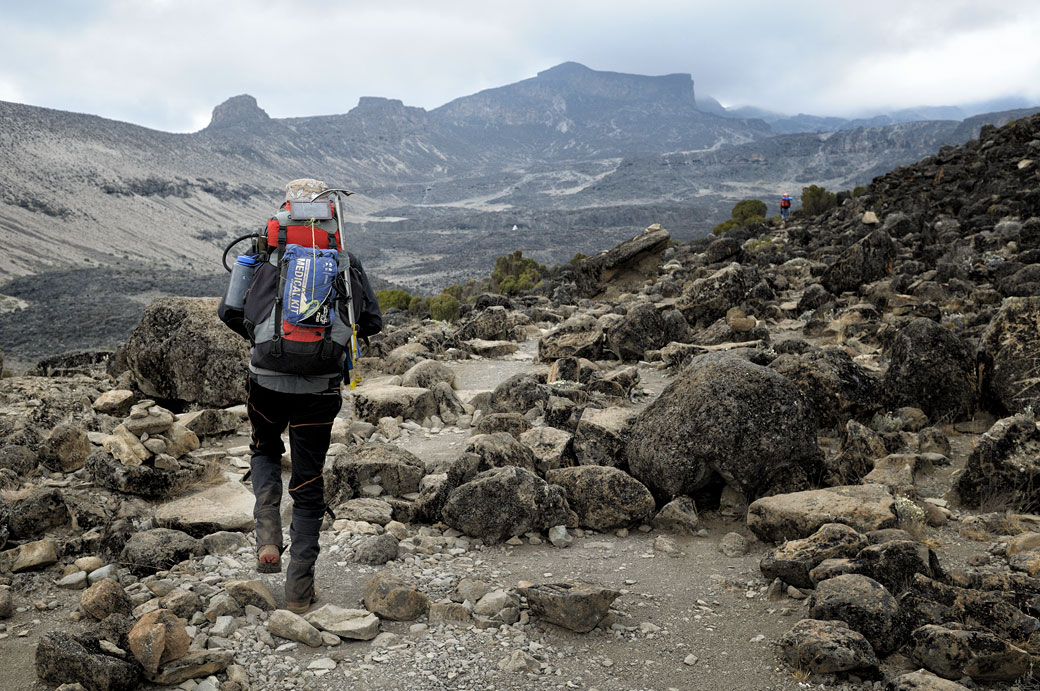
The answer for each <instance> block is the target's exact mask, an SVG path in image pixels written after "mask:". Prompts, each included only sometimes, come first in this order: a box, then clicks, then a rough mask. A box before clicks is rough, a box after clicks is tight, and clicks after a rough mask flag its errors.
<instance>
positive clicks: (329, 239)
mask: <svg viewBox="0 0 1040 691" xmlns="http://www.w3.org/2000/svg"><path fill="white" fill-rule="evenodd" d="M345 194H349V192H346V191H345V190H330V189H329V188H328V187H327V186H326V185H325V183H323V182H320V181H318V180H313V179H310V178H302V179H298V180H293V181H291V182H290V183H289V184H288V185H286V187H285V203H284V204H283V205H282V206H281V208H280V209H279V211H278V213H277V214H276V215H275V217H274V218H271V219H270V220H269V221H268V222H267V226H266V228H265V229H264V230H263V232H261V233H260V234H257V235H256V236H243V237H242V238H239V239H238V240H236V241H235V242H238V241H240V240H242V239H245V238H246V237H255V245H254V248H253V250H254V251H253V253H252V254H250V255H246V256H243V257H239V261H238V262H236V265H235V267H234V269H233V270H232V277H231V281H230V283H229V286H228V292H227V294H226V295H225V296H224V299H223V300H221V303H220V307H219V308H218V314H219V316H220V319H221V321H223V322H224V323H225V324H226V325H227V326H228V327H229V328H231V329H232V330H233V331H235V332H236V333H238V334H239V335H241V336H243V337H244V338H247V339H248V340H249V342H250V346H251V348H250V359H249V367H248V369H249V374H248V380H247V400H246V404H247V405H246V407H247V411H248V415H249V422H250V425H251V427H252V440H251V443H250V450H251V451H252V454H253V455H252V460H251V461H250V473H249V474H250V475H251V476H252V482H253V495H254V496H255V498H256V503H255V505H254V509H253V518H254V520H255V527H256V544H257V570H258V571H260V572H262V573H278V572H279V571H281V555H282V552H283V551H284V549H285V547H284V545H283V541H282V522H281V514H280V511H279V507H280V504H281V500H282V467H281V458H282V454H283V453H285V446H284V444H283V443H282V433H283V432H284V431H285V429H286V427H288V429H289V450H290V454H291V457H292V472H291V477H290V480H289V487H288V492H289V496H290V497H292V500H293V506H292V523H291V524H290V526H289V556H290V560H289V566H288V568H287V569H286V576H285V599H286V607H287V609H289V610H290V611H292V612H294V613H296V614H302V613H304V612H306V611H307V610H308V609H310V606H311V603H312V602H313V601H314V600H315V593H314V564H315V562H316V561H317V558H318V553H319V551H320V548H319V545H318V531H319V529H320V527H321V523H322V519H323V517H324V515H325V514H326V513H329V514H331V511H330V510H329V507H328V506H327V505H326V504H325V483H324V478H323V476H322V471H323V469H324V466H325V453H326V452H327V451H328V448H329V443H330V439H331V434H332V423H333V420H334V419H335V418H336V415H337V414H338V413H339V410H340V407H341V405H342V398H341V396H340V385H341V384H342V383H343V381H344V378H347V379H348V380H349V381H350V385H351V388H353V386H354V383H355V381H356V373H357V367H356V361H357V358H358V356H359V355H360V352H359V348H358V339H362V340H367V338H368V336H371V335H374V334H376V333H378V332H379V331H380V330H381V329H382V327H383V319H382V315H381V313H380V311H379V303H378V302H377V301H376V297H375V293H374V292H373V291H372V287H371V285H369V282H368V277H367V276H366V275H365V271H364V269H363V268H362V266H361V263H360V262H359V261H358V259H357V257H355V256H354V255H353V254H351V253H349V252H347V251H346V248H345V245H344V237H343V218H342V210H341V208H340V206H341V203H340V202H341V199H342V197H343V196H345ZM234 244H235V243H232V245H230V246H229V247H228V249H230V247H231V246H233V245H234ZM226 255H227V250H225V259H226ZM226 266H227V265H226V263H225V267H226ZM345 277H346V278H345ZM352 375H353V376H352Z"/></svg>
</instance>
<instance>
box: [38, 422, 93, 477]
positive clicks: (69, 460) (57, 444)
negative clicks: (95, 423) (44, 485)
mask: <svg viewBox="0 0 1040 691" xmlns="http://www.w3.org/2000/svg"><path fill="white" fill-rule="evenodd" d="M89 454H90V440H89V439H88V438H87V432H86V430H84V429H83V428H82V427H78V426H76V425H57V426H56V427H54V429H52V430H51V431H50V434H48V435H47V439H46V440H45V441H44V443H43V448H42V449H41V451H40V459H41V462H42V463H43V465H44V466H46V467H47V468H48V469H49V470H55V471H59V472H62V473H71V472H73V471H76V470H79V469H80V468H82V467H83V463H84V462H85V461H86V460H87V456H88V455H89Z"/></svg>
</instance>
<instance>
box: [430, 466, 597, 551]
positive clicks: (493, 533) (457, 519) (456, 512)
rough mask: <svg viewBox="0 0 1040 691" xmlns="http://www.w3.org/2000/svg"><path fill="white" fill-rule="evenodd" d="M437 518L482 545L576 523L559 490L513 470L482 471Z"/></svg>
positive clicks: (456, 491)
mask: <svg viewBox="0 0 1040 691" xmlns="http://www.w3.org/2000/svg"><path fill="white" fill-rule="evenodd" d="M442 516H443V519H444V522H445V523H447V524H448V525H449V526H451V527H452V528H455V529H456V530H460V531H462V532H463V533H466V534H467V535H471V536H473V537H479V538H482V539H484V540H485V541H487V542H501V541H502V540H506V539H508V538H510V537H513V536H514V535H523V534H524V533H526V532H529V531H531V530H548V529H549V528H552V527H553V526H557V525H568V526H573V525H575V524H576V523H577V516H575V515H574V512H573V511H571V509H570V507H569V506H568V505H567V499H566V498H565V496H564V491H563V488H561V487H559V486H557V485H550V484H548V483H546V482H545V480H542V479H541V478H540V477H538V476H537V475H535V474H534V473H532V472H530V471H528V470H524V469H523V468H517V467H516V466H507V467H504V468H492V469H491V470H486V471H484V472H483V473H480V474H479V475H477V476H476V477H475V478H474V479H473V480H471V481H470V482H466V483H464V484H462V485H460V486H458V487H456V488H455V489H454V490H452V492H451V494H450V495H449V496H448V500H447V502H446V503H445V505H444V510H443V511H442Z"/></svg>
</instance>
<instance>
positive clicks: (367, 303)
mask: <svg viewBox="0 0 1040 691" xmlns="http://www.w3.org/2000/svg"><path fill="white" fill-rule="evenodd" d="M349 256H350V272H351V276H350V279H351V285H350V287H351V290H352V291H353V293H354V298H355V299H354V309H355V311H356V313H355V315H354V318H355V319H356V320H357V327H358V336H360V337H361V338H368V337H369V336H374V335H375V334H377V333H379V332H380V331H382V330H383V313H382V312H381V311H380V310H379V301H378V300H376V294H375V291H373V290H372V285H371V284H370V283H369V282H368V276H367V275H366V274H365V269H364V267H363V266H361V261H360V260H359V259H358V258H357V257H356V256H354V255H353V254H352V253H351V254H349ZM359 297H360V300H359V299H358V298H359Z"/></svg>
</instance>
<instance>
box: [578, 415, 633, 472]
mask: <svg viewBox="0 0 1040 691" xmlns="http://www.w3.org/2000/svg"><path fill="white" fill-rule="evenodd" d="M635 415H636V413H635V411H634V410H631V409H629V408H617V407H612V408H585V410H584V411H583V412H582V414H581V417H580V418H579V419H578V427H577V429H576V430H575V432H574V455H575V457H576V458H577V460H578V463H579V464H581V465H605V466H611V467H614V468H622V469H624V468H627V467H628V462H627V460H626V459H625V446H626V442H627V441H628V439H627V432H628V429H629V425H630V424H631V423H632V420H633V419H634V418H635Z"/></svg>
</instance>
